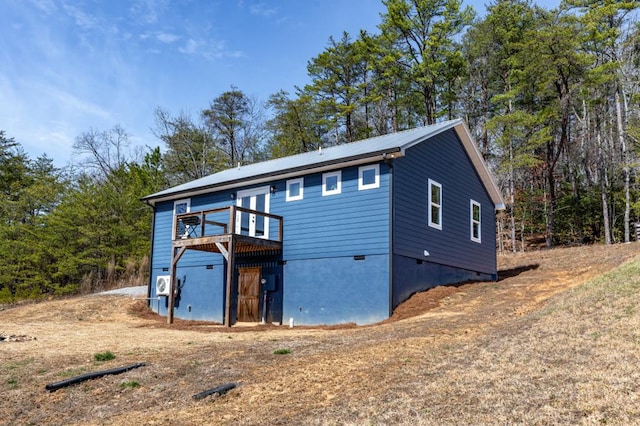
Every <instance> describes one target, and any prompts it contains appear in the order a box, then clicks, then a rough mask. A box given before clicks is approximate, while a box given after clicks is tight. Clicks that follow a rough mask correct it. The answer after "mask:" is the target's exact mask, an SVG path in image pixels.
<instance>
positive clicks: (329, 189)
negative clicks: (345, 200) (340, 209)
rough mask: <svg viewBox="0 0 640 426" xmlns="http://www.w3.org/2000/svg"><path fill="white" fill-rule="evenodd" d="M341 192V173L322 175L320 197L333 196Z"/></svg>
mask: <svg viewBox="0 0 640 426" xmlns="http://www.w3.org/2000/svg"><path fill="white" fill-rule="evenodd" d="M341 191H342V172H341V171H340V170H338V171H337V172H329V173H324V174H323V175H322V196H323V197H324V196H325V195H335V194H339V193H340V192H341Z"/></svg>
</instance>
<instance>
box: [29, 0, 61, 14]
mask: <svg viewBox="0 0 640 426" xmlns="http://www.w3.org/2000/svg"><path fill="white" fill-rule="evenodd" d="M31 4H33V5H34V6H35V7H36V8H37V9H39V10H40V11H42V12H44V13H46V14H47V15H49V14H51V13H53V12H55V11H56V10H57V7H56V4H55V3H54V1H53V0H31Z"/></svg>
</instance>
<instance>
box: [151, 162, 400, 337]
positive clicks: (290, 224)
mask: <svg viewBox="0 0 640 426" xmlns="http://www.w3.org/2000/svg"><path fill="white" fill-rule="evenodd" d="M267 185H269V186H271V185H273V186H275V188H276V191H275V193H274V194H272V195H269V197H270V199H269V202H270V213H272V214H276V215H280V216H283V217H284V238H283V254H282V256H281V258H280V260H284V261H286V262H287V266H286V267H285V268H284V269H282V267H281V269H280V271H278V270H271V269H263V276H267V277H268V278H269V279H270V280H271V279H272V280H275V282H276V289H275V290H274V291H270V292H268V302H269V303H268V306H269V309H268V318H269V320H270V321H275V322H280V321H282V318H283V315H284V317H285V319H286V318H289V316H291V315H292V314H293V311H292V309H293V310H297V309H298V306H302V305H304V306H307V307H309V308H310V309H311V305H310V303H308V302H309V300H316V301H317V302H318V303H319V304H321V305H322V306H323V308H322V309H321V310H319V311H317V312H316V311H315V310H314V309H311V310H310V311H306V312H307V314H305V315H306V317H301V318H300V320H301V321H303V322H304V321H307V322H306V323H308V324H312V323H315V324H319V323H324V324H336V323H342V322H357V323H370V322H374V321H378V320H380V319H384V318H386V317H388V315H389V309H390V308H389V298H390V294H389V291H390V290H389V265H388V262H389V247H390V230H389V220H390V213H389V212H390V200H389V185H390V179H389V169H388V167H387V166H386V165H385V164H384V163H381V164H380V187H379V188H374V189H368V190H362V191H360V190H358V167H357V166H355V167H348V168H344V169H342V191H341V193H340V194H336V195H331V196H324V197H323V196H322V173H314V174H310V175H307V176H304V197H303V199H302V200H296V201H289V202H287V201H286V180H285V179H280V180H274V181H273V182H266V183H262V184H259V185H254V186H252V187H243V188H238V189H236V190H232V191H223V192H220V193H211V194H206V195H200V196H195V197H192V198H191V209H190V211H191V212H197V211H200V210H206V209H212V208H218V207H224V206H228V205H230V204H235V201H234V200H233V199H232V196H231V195H232V194H235V193H236V192H237V191H239V190H244V189H250V188H253V187H261V186H267ZM172 223H173V201H171V202H164V203H158V205H157V206H156V209H155V229H154V241H153V250H154V254H153V260H152V273H153V276H152V295H155V277H156V276H158V275H168V270H169V268H170V266H171V234H172V230H171V227H172ZM269 225H270V230H269V232H270V234H269V235H270V236H271V238H273V237H275V235H276V233H277V222H276V221H275V220H271V221H270V223H269ZM353 256H366V258H365V260H364V261H354V260H353ZM260 262H262V263H263V264H265V265H266V264H267V263H269V262H273V259H270V258H269V259H266V258H265V259H262V260H256V259H253V260H246V261H242V262H240V263H239V265H243V264H244V265H248V264H255V265H260V264H261V263H260ZM206 265H214V269H213V271H214V272H212V271H211V270H208V274H206V276H205V275H202V274H201V272H199V271H201V270H202V268H203V267H204V266H206ZM223 265H224V259H223V258H222V256H221V255H220V254H216V253H206V252H200V251H193V250H187V251H186V252H185V254H184V255H183V256H182V258H181V259H180V261H179V262H178V273H177V278H179V279H182V280H184V281H185V283H186V284H185V286H184V287H183V292H182V294H181V300H180V303H179V306H178V307H177V308H176V311H175V316H176V317H177V318H186V319H196V315H197V314H198V313H199V312H200V311H201V306H202V308H204V306H205V305H206V306H207V307H208V308H207V309H210V312H211V315H210V316H209V320H213V321H221V319H218V318H220V316H221V315H223V311H224V302H223V305H222V306H221V307H220V308H219V307H218V300H219V297H221V295H222V294H223V293H224V280H225V276H224V267H223ZM367 265H368V266H369V267H368V268H367V267H365V266H367ZM163 270H166V271H164V272H163ZM328 272H330V273H328ZM181 274H182V275H181ZM372 274H373V275H375V276H372ZM209 275H214V276H215V279H213V278H212V277H210V276H209ZM336 276H339V277H340V278H339V279H336ZM205 280H206V281H207V282H206V283H205V282H204V281H205ZM196 282H197V284H196ZM212 286H215V287H216V289H215V290H213V291H212V290H211V287H212ZM234 287H235V286H234ZM187 288H188V291H185V290H187ZM283 289H286V291H283ZM318 289H327V293H326V294H325V293H324V292H318ZM312 290H313V291H312ZM236 291H237V290H235V289H234V293H233V294H232V312H235V310H234V309H235V307H234V305H235V302H234V301H235V292H236ZM200 292H203V293H202V294H204V292H210V293H211V297H212V298H213V299H212V300H207V301H206V302H205V301H202V303H200V302H199V301H197V300H196V299H197V298H198V297H199V294H200ZM336 295H342V296H340V297H337V299H336ZM350 295H354V297H356V295H358V297H362V298H363V299H364V300H365V302H356V303H355V304H353V306H354V308H345V305H346V303H345V301H346V299H344V298H343V297H350ZM367 295H369V297H368V296H367ZM308 297H311V299H308ZM214 300H215V301H214ZM287 300H289V302H290V303H289V305H287V302H286V301H287ZM339 300H342V302H340V303H338V302H339ZM334 301H335V302H336V303H338V304H337V305H336V307H335V308H328V306H329V305H331V304H333V303H334ZM261 303H262V302H261ZM212 304H213V305H215V306H213V307H210V308H209V306H211V305H212ZM188 305H191V311H190V312H189V311H188V310H187V309H186V308H185V307H186V306H188ZM287 306H288V307H287ZM151 307H152V308H153V307H154V306H153V304H151ZM196 307H197V309H196ZM292 307H293V308H292ZM220 309H222V311H220ZM297 312H298V314H300V311H297ZM329 312H330V314H329ZM159 313H160V314H162V315H166V307H164V308H162V307H161V309H160V312H159ZM287 315H289V316H287ZM297 316H299V315H296V317H297ZM197 318H199V319H200V318H201V317H197ZM310 321H311V322H310ZM313 321H316V322H313Z"/></svg>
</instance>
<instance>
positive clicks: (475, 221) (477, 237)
mask: <svg viewBox="0 0 640 426" xmlns="http://www.w3.org/2000/svg"><path fill="white" fill-rule="evenodd" d="M469 213H470V216H471V217H470V223H471V241H475V242H476V243H481V242H482V220H481V219H482V218H481V216H480V215H481V214H482V209H481V208H480V203H478V202H477V201H473V200H471V204H470V212H469Z"/></svg>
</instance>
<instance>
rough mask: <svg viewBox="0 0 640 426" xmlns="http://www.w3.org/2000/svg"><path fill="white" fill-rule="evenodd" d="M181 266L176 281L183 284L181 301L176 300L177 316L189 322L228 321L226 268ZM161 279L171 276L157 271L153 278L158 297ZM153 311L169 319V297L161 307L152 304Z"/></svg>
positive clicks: (162, 301)
mask: <svg viewBox="0 0 640 426" xmlns="http://www.w3.org/2000/svg"><path fill="white" fill-rule="evenodd" d="M209 267H210V269H207V265H202V266H186V267H184V266H178V268H177V270H176V279H178V280H180V293H179V294H180V297H179V299H176V306H175V310H174V315H175V316H176V318H182V319H187V320H200V321H213V322H219V323H222V322H223V320H224V265H222V264H215V265H209ZM158 275H169V272H162V271H159V272H158V271H154V272H153V274H152V283H153V289H152V290H153V292H152V293H151V296H152V297H155V294H156V293H155V280H156V277H157V276H158ZM150 308H151V309H152V310H154V311H156V312H157V313H158V314H160V315H163V316H164V315H167V297H165V296H160V301H159V303H158V302H157V301H154V300H152V301H151V303H150Z"/></svg>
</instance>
